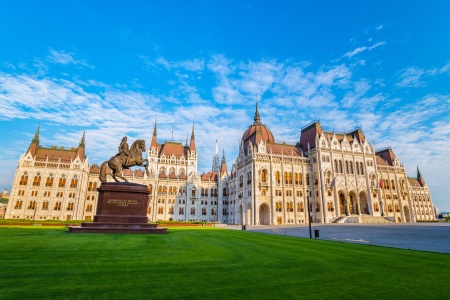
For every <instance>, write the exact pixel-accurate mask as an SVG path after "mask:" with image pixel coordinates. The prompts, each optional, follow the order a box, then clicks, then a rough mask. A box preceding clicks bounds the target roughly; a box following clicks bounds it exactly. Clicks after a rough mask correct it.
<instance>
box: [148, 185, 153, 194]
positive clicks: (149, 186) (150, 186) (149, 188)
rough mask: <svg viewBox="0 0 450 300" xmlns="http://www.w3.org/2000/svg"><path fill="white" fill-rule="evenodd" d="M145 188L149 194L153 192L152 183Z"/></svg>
mask: <svg viewBox="0 0 450 300" xmlns="http://www.w3.org/2000/svg"><path fill="white" fill-rule="evenodd" d="M147 190H148V192H149V193H150V194H151V193H152V192H153V185H151V184H149V185H148V188H147Z"/></svg>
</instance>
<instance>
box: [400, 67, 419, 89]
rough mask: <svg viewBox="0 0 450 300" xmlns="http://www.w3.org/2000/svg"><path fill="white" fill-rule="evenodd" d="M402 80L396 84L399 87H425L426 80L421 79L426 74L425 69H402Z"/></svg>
mask: <svg viewBox="0 0 450 300" xmlns="http://www.w3.org/2000/svg"><path fill="white" fill-rule="evenodd" d="M400 73H401V74H400V76H399V77H400V82H397V83H396V84H395V85H396V86H398V87H424V86H426V84H425V82H424V81H422V80H421V77H422V75H423V74H425V70H424V69H420V68H417V67H409V68H406V69H403V70H402V71H400Z"/></svg>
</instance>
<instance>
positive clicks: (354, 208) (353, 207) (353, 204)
mask: <svg viewBox="0 0 450 300" xmlns="http://www.w3.org/2000/svg"><path fill="white" fill-rule="evenodd" d="M349 197H350V201H349V202H348V212H349V214H350V215H357V214H358V213H359V207H358V202H357V199H356V195H355V193H354V192H350V194H349Z"/></svg>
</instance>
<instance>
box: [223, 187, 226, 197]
mask: <svg viewBox="0 0 450 300" xmlns="http://www.w3.org/2000/svg"><path fill="white" fill-rule="evenodd" d="M226 195H227V189H226V188H223V190H222V196H226Z"/></svg>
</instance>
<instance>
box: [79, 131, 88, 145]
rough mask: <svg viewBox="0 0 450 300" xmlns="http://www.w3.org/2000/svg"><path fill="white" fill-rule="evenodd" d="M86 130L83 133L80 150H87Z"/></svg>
mask: <svg viewBox="0 0 450 300" xmlns="http://www.w3.org/2000/svg"><path fill="white" fill-rule="evenodd" d="M85 138H86V130H85V131H83V136H82V137H81V141H80V144H79V145H78V148H85V147H86V139H85Z"/></svg>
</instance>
